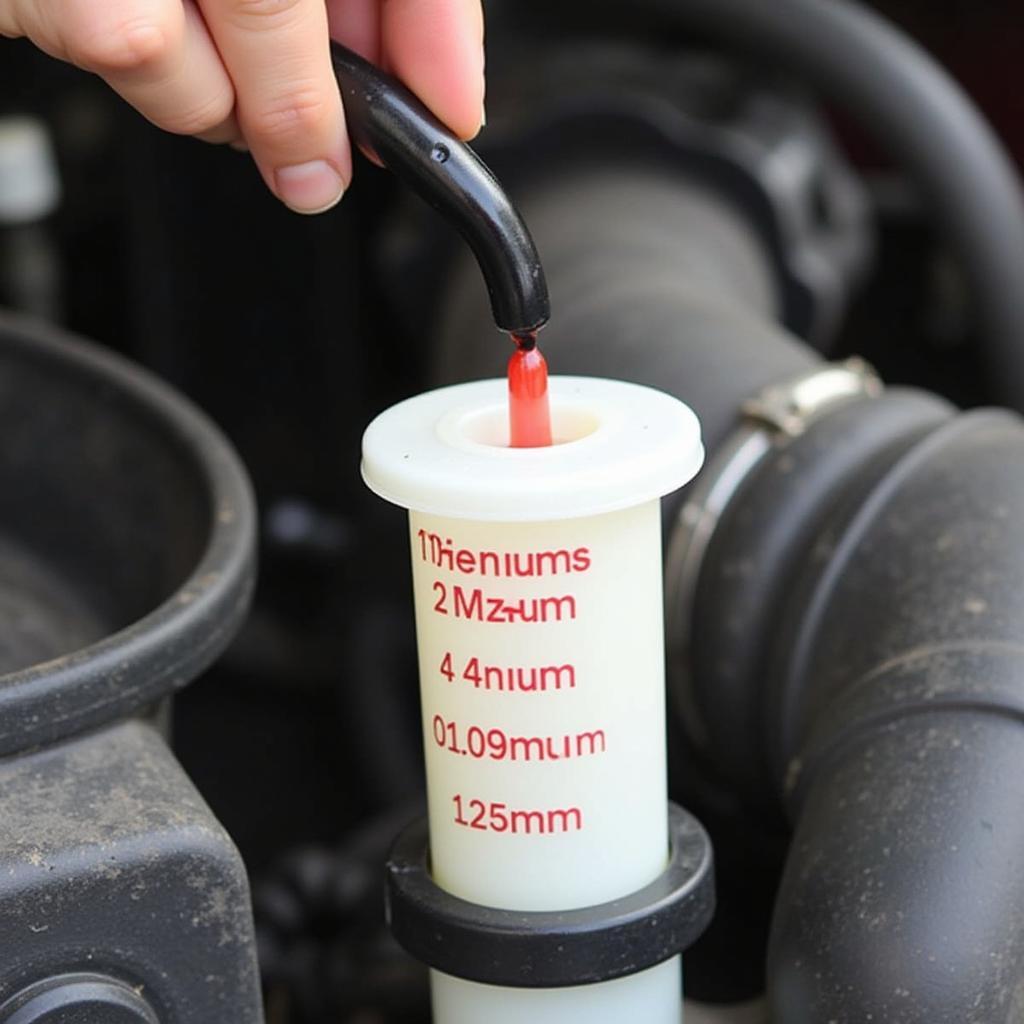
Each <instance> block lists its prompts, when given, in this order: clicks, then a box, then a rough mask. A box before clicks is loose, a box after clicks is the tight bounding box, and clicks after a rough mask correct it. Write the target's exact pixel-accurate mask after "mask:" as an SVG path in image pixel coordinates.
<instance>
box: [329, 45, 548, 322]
mask: <svg viewBox="0 0 1024 1024" xmlns="http://www.w3.org/2000/svg"><path fill="white" fill-rule="evenodd" d="M331 60H332V62H333V64H334V73H335V76H336V77H337V79H338V85H339V86H340V88H341V95H342V99H343V100H344V103H345V116H346V118H347V120H348V125H349V130H350V132H351V135H352V137H353V139H355V141H357V142H358V143H360V144H361V145H362V146H363V147H364V148H366V149H369V150H371V151H372V152H374V153H375V154H376V155H377V156H378V157H379V158H380V160H381V162H382V163H383V164H384V166H385V167H387V168H388V169H389V170H390V171H392V172H393V173H394V174H395V175H397V176H398V178H400V179H401V180H402V181H403V182H405V184H406V185H408V186H409V187H410V188H411V189H412V190H413V191H414V192H416V193H417V194H418V195H419V196H420V197H421V198H423V199H425V200H426V201H427V202H428V203H429V204H430V205H431V206H433V207H434V209H436V210H438V211H439V212H440V213H441V214H442V215H443V216H444V217H446V218H447V219H448V220H449V221H450V222H451V223H452V224H453V225H454V226H455V227H456V228H457V229H458V231H459V233H460V234H461V235H462V237H463V238H465V240H466V241H467V242H468V243H469V246H470V248H471V249H472V250H473V253H474V255H475V256H476V259H477V262H478V263H479V264H480V270H481V271H482V272H483V275H484V280H485V281H486V283H487V290H488V293H489V294H490V298H491V311H492V314H493V316H494V322H495V324H497V326H498V327H499V328H500V329H501V330H503V331H507V332H510V333H520V332H521V333H526V332H529V331H536V330H539V329H540V328H541V327H543V326H544V324H546V323H547V322H548V319H549V318H550V316H551V307H550V301H549V299H548V286H547V281H546V280H545V277H544V270H543V268H542V267H541V263H540V256H539V255H538V253H537V247H536V246H535V245H534V242H533V239H532V238H531V237H530V232H529V231H528V230H527V229H526V224H525V223H524V222H523V219H522V217H520V215H519V212H518V211H517V210H516V208H515V207H514V206H513V205H512V201H511V200H510V199H509V197H508V195H506V193H505V192H504V190H503V189H502V187H501V185H500V184H499V183H498V181H497V179H496V178H495V177H494V175H493V174H492V173H491V171H490V170H489V169H488V168H487V166H486V165H485V164H484V163H483V161H481V160H480V158H479V157H478V156H477V155H476V154H475V153H474V152H473V150H472V149H470V147H469V146H467V145H466V144H465V143H464V142H462V141H461V140H460V139H458V138H457V137H456V136H455V135H454V134H452V132H451V131H450V130H449V129H448V128H446V127H445V126H444V125H443V124H441V122H440V121H438V119H437V118H436V117H434V115H433V114H432V113H430V111H429V110H427V108H426V107H425V106H424V105H423V104H422V103H421V102H420V101H419V100H418V99H417V98H416V97H415V96H414V95H413V94H412V93H411V92H409V90H408V89H406V88H405V86H403V85H402V84H401V83H400V82H398V81H397V80H396V79H394V78H392V77H391V76H390V75H386V74H385V73H384V72H382V71H380V70H379V69H378V68H375V67H374V66H373V65H372V64H370V63H368V62H367V61H365V60H363V59H362V57H359V56H357V55H356V54H354V53H352V52H351V51H350V50H346V49H345V47H343V46H339V45H338V44H337V43H332V44H331Z"/></svg>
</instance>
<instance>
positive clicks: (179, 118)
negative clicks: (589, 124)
mask: <svg viewBox="0 0 1024 1024" xmlns="http://www.w3.org/2000/svg"><path fill="white" fill-rule="evenodd" d="M0 35H4V36H11V37H21V36H27V37H28V38H29V39H31V40H32V41H33V42H34V43H35V44H36V45H37V46H38V47H40V49H42V50H44V51H45V52H46V53H48V54H50V55H51V56H53V57H58V58H60V59H62V60H66V61H70V62H71V63H72V64H76V65H78V66H79V67H82V68H85V69H86V70H88V71H93V72H95V73H96V74H98V75H100V76H101V77H102V78H103V79H104V80H106V81H107V82H108V83H109V84H110V85H111V86H112V87H113V88H114V89H115V90H116V91H117V92H118V93H120V94H121V96H123V97H124V98H125V99H126V100H127V101H128V102H129V103H131V104H132V106H134V107H135V108H136V109H138V110H139V111H140V112H141V113H142V114H143V115H145V116H146V117H147V118H148V119H149V120H150V121H152V122H153V123H154V124H156V125H159V126H160V127H161V128H165V129H167V130H168V131H171V132H176V133H178V134H182V135H195V136H198V137H199V138H201V139H205V140H206V141H208V142H228V143H235V144H240V145H244V146H247V147H248V148H249V150H250V151H251V152H252V155H253V158H254V160H255V161H256V166H257V167H258V168H259V171H260V174H261V175H262V176H263V179H264V181H265V182H266V183H267V185H268V186H269V188H270V189H271V191H272V192H274V194H275V195H277V196H278V197H279V198H280V199H281V200H282V201H283V202H284V203H285V204H286V205H288V206H289V207H291V208H292V209H293V210H296V211H298V212H299V213H319V212H322V211H323V210H326V209H329V208H330V207H332V206H334V204H335V203H337V202H338V200H339V199H341V196H342V194H343V192H344V189H345V188H346V187H347V185H348V183H349V181H350V180H351V177H352V154H351V151H350V149H349V143H348V134H347V132H346V129H345V120H344V115H343V112H342V104H341V97H340V95H339V92H338V86H337V83H336V81H335V79H334V75H333V73H332V71H331V62H330V51H329V46H328V42H329V38H330V37H333V38H335V39H337V40H338V41H339V42H341V43H344V44H345V45H346V46H348V47H350V48H351V49H353V50H355V51H356V52H358V53H360V54H361V55H362V56H363V57H365V58H367V59H368V60H371V61H373V62H374V63H375V64H378V65H380V66H382V67H384V68H385V69H386V70H389V71H391V72H392V73H393V74H395V75H396V76H397V77H398V78H400V79H401V80H402V81H403V82H404V83H405V84H406V85H407V86H408V87H409V88H410V89H412V91H413V92H415V93H416V94H417V95H418V96H419V97H420V99H422V100H423V102H424V103H425V104H426V105H427V106H428V107H430V109H431V110H432V111H433V112H434V113H435V114H436V115H437V116H438V117H439V118H440V119H441V120H442V121H443V122H445V123H446V124H447V125H448V126H449V127H450V128H451V129H452V130H453V131H454V132H456V133H457V134H458V135H459V136H460V137H462V138H466V139H468V138H472V137H473V136H474V135H475V134H476V133H477V131H478V130H479V128H480V124H481V120H482V116H483V97H484V81H483V63H484V62H483V14H482V11H481V8H480V0H326V2H325V0H0Z"/></svg>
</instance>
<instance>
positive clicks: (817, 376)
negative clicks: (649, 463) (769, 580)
mask: <svg viewBox="0 0 1024 1024" xmlns="http://www.w3.org/2000/svg"><path fill="white" fill-rule="evenodd" d="M882 389H883V384H882V381H881V379H880V378H879V377H878V375H877V374H876V373H875V371H874V369H873V368H872V367H871V366H870V365H869V364H868V363H866V362H865V361H864V360H862V359H858V358H851V359H847V360H845V361H843V362H840V363H830V364H828V365H825V366H819V367H815V368H814V369H813V370H810V371H809V372H807V373H803V374H801V375H799V376H798V377H793V378H791V379H790V380H786V381H782V382H780V383H777V384H771V385H769V386H768V387H766V388H764V389H763V390H762V391H760V392H759V393H758V394H757V395H755V396H753V397H752V398H750V399H748V400H747V401H746V402H744V403H743V405H742V406H741V413H742V418H741V420H740V423H739V424H738V425H737V427H736V429H735V430H734V431H733V432H732V434H731V435H730V436H729V437H728V438H726V440H725V442H724V443H723V444H722V445H721V447H720V448H719V449H718V451H717V452H716V453H715V455H714V457H713V458H712V459H711V460H710V461H709V463H708V464H707V465H706V466H705V467H704V469H703V470H702V471H701V473H700V475H699V476H698V477H697V478H696V480H695V481H694V483H693V484H692V485H691V487H690V489H689V492H688V494H687V498H686V501H685V502H684V503H683V506H682V507H681V508H680V510H679V513H678V515H677V517H676V520H675V523H674V524H673V526H672V533H671V537H670V538H669V545H668V553H667V556H666V561H665V581H666V584H665V586H666V589H665V621H666V625H667V631H666V635H667V644H668V652H667V653H668V682H669V690H670V692H671V694H672V699H673V701H674V703H675V706H676V709H677V711H678V713H679V715H680V719H681V721H682V722H683V724H684V726H685V728H686V731H687V734H688V735H689V737H690V739H691V740H693V741H694V742H695V743H696V744H697V745H698V746H699V747H700V748H701V749H704V748H706V745H707V744H706V734H705V730H704V727H703V724H702V722H701V716H700V713H699V709H698V707H697V704H696V700H695V697H694V692H693V685H692V684H693V680H692V674H691V668H690V646H691V626H692V617H693V609H694V604H695V601H696V597H697V584H698V581H699V579H700V572H701V568H702V566H703V564H704V558H705V556H706V554H707V550H708V547H709V546H710V544H711V538H712V537H713V536H714V533H715V529H716V528H717V526H718V523H719V521H720V520H721V518H722V516H723V514H724V512H725V510H726V508H727V507H728V505H729V503H730V501H732V499H733V498H734V497H735V496H736V495H737V494H738V493H739V491H741V490H742V489H743V486H744V484H745V483H746V481H747V480H748V479H749V478H750V477H751V476H752V475H753V474H754V472H755V471H756V469H757V468H758V467H759V466H760V465H761V463H762V462H763V461H764V459H765V457H766V456H767V455H768V454H769V453H770V452H772V451H776V450H778V449H780V448H784V447H785V446H786V445H787V444H789V443H790V442H791V441H792V440H793V439H794V438H796V437H799V436H800V435H801V434H803V433H804V432H805V431H806V430H807V429H808V427H809V426H810V425H811V424H812V423H814V422H815V421H816V420H818V419H821V418H822V417H824V416H826V415H828V414H829V413H831V412H832V411H834V410H835V409H836V408H838V407H839V406H841V405H845V404H847V403H849V402H852V401H857V400H860V399H864V398H876V397H877V396H878V395H880V394H881V393H882Z"/></svg>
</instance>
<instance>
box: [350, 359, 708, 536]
mask: <svg viewBox="0 0 1024 1024" xmlns="http://www.w3.org/2000/svg"><path fill="white" fill-rule="evenodd" d="M506 388H507V384H506V382H505V381H504V380H486V381H475V382H473V383H470V384H457V385H455V386H453V387H448V388H442V389H440V390H437V391H430V392H427V393H426V394H423V395H417V396H416V397H415V398H410V399H408V400H406V401H404V402H401V403H399V404H398V405H396V406H393V407H392V408H390V409H388V410H386V411H385V412H383V413H381V414H380V415H379V416H378V417H377V418H376V419H375V420H374V421H373V422H372V423H371V424H370V426H369V427H368V428H367V430H366V433H365V434H364V436H363V465H362V473H363V479H364V480H365V481H366V484H367V486H368V487H369V488H370V489H371V490H372V491H374V492H375V493H376V494H378V495H379V496H380V497H382V498H384V499H385V500H387V501H390V502H392V503H393V504H395V505H400V506H402V507H403V508H407V509H414V510H416V511H418V512H427V513H431V514H434V515H442V516H450V517H452V518H456V519H476V520H489V521H496V522H524V521H535V522H541V521H547V520H555V519H573V518H577V517H580V516H588V515H600V514H602V513H605V512H613V511H616V510H618V509H622V508H629V507H631V506H634V505H639V504H641V503H643V502H646V501H651V500H653V499H655V498H660V497H662V496H664V495H666V494H670V493H671V492H672V491H675V490H677V489H678V488H679V487H682V486H683V484H685V483H687V482H688V481H689V480H690V479H692V478H693V477H694V476H695V475H696V473H697V471H698V470H699V469H700V466H701V463H702V462H703V459H704V449H703V447H702V445H701V440H700V424H699V423H698V421H697V417H696V416H695V415H694V414H693V412H692V411H691V410H690V409H689V408H688V407H687V406H686V405H684V404H683V403H682V402H680V401H679V400H678V399H676V398H673V397H672V396H670V395H667V394H665V393H664V392H661V391H656V390H654V389H653V388H647V387H642V386H640V385H638V384H628V383H625V382H623V381H613V380H604V379H601V378H597V377H552V378H551V381H550V395H551V409H552V421H553V428H554V433H555V438H556V442H558V441H561V443H556V444H554V445H552V446H551V447H547V448H510V447H508V427H507V391H506ZM560 434H561V436H560ZM566 435H568V439H566Z"/></svg>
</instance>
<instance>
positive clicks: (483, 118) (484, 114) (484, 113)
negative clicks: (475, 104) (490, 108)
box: [480, 103, 487, 128]
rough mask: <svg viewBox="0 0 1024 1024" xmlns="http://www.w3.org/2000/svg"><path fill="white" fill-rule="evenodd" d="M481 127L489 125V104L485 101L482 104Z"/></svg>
mask: <svg viewBox="0 0 1024 1024" xmlns="http://www.w3.org/2000/svg"><path fill="white" fill-rule="evenodd" d="M480 127H481V128H486V127H487V106H486V104H484V103H481V104H480Z"/></svg>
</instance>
